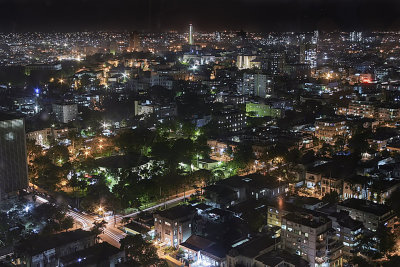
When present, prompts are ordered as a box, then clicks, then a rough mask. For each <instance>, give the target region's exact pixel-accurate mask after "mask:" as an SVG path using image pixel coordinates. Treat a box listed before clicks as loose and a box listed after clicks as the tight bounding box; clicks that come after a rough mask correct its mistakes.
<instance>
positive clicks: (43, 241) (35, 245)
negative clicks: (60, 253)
mask: <svg viewBox="0 0 400 267" xmlns="http://www.w3.org/2000/svg"><path fill="white" fill-rule="evenodd" d="M88 237H93V238H94V234H93V233H92V232H89V231H84V230H82V229H77V230H75V231H70V232H63V233H58V234H53V235H49V236H34V237H32V238H30V239H28V240H25V241H24V242H23V243H21V244H20V245H18V248H19V249H20V250H22V251H23V252H25V253H29V254H30V255H37V254H39V253H42V252H44V251H46V250H49V249H52V248H57V247H61V246H64V245H66V244H69V243H72V242H76V241H78V240H82V239H85V238H88Z"/></svg>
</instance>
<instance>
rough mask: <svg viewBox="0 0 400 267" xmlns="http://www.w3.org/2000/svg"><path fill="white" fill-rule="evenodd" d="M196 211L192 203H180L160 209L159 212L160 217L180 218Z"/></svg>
mask: <svg viewBox="0 0 400 267" xmlns="http://www.w3.org/2000/svg"><path fill="white" fill-rule="evenodd" d="M194 212H195V208H194V207H193V206H190V205H180V206H175V207H172V208H170V209H167V210H163V211H159V212H157V213H156V214H158V215H159V216H160V217H163V218H166V219H168V220H178V219H180V218H183V217H186V216H190V215H193V214H194Z"/></svg>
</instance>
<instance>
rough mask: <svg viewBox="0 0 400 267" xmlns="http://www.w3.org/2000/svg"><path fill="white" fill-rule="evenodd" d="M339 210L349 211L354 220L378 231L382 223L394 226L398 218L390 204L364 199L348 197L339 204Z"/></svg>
mask: <svg viewBox="0 0 400 267" xmlns="http://www.w3.org/2000/svg"><path fill="white" fill-rule="evenodd" d="M337 210H338V211H347V212H348V213H349V215H350V217H351V218H352V219H353V220H357V221H360V222H362V223H363V224H364V227H365V228H367V229H368V230H370V231H376V229H377V228H378V226H379V225H380V224H383V225H386V226H387V227H389V228H393V227H394V223H395V219H396V216H395V214H394V212H393V210H391V209H390V208H389V207H388V206H386V205H382V204H376V203H374V202H372V201H369V200H363V199H356V198H349V199H346V200H345V201H343V202H340V203H339V204H338V205H337Z"/></svg>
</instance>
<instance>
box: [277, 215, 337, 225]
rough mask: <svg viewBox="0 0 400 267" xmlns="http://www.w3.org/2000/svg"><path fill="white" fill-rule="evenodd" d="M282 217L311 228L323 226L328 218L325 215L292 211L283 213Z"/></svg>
mask: <svg viewBox="0 0 400 267" xmlns="http://www.w3.org/2000/svg"><path fill="white" fill-rule="evenodd" d="M283 218H285V219H286V220H288V221H291V222H294V223H297V224H301V225H305V226H308V227H311V228H318V227H320V226H323V225H324V224H326V223H328V222H329V221H330V220H329V219H328V218H326V217H325V216H321V215H320V216H314V215H313V214H312V213H306V212H302V213H300V212H292V213H289V214H287V215H285V216H284V217H283Z"/></svg>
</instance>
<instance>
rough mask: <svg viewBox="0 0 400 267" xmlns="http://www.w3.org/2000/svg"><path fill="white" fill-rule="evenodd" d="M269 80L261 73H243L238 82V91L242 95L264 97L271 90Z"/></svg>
mask: <svg viewBox="0 0 400 267" xmlns="http://www.w3.org/2000/svg"><path fill="white" fill-rule="evenodd" d="M270 83H271V80H267V75H265V74H261V73H244V74H243V81H242V83H238V92H239V93H241V94H244V95H250V96H258V97H262V98H265V97H266V96H267V94H269V93H270V92H271V90H272V89H271V87H270Z"/></svg>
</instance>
